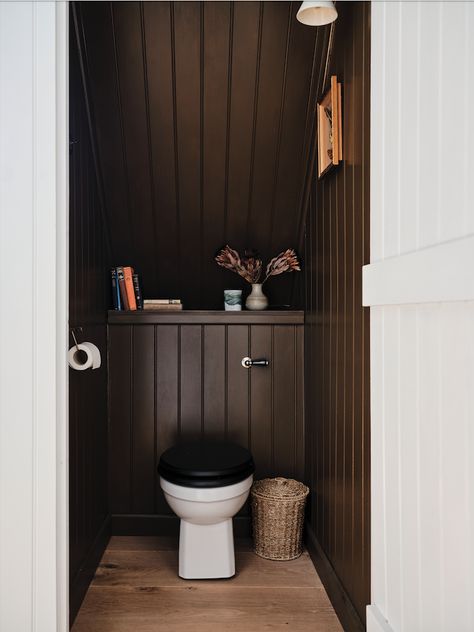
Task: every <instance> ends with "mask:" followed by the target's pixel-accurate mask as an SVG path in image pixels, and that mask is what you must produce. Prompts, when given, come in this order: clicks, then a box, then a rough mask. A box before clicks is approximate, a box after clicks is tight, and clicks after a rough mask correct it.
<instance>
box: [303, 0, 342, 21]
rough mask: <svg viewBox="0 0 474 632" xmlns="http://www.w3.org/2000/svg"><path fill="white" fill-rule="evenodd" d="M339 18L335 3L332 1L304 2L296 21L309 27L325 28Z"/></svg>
mask: <svg viewBox="0 0 474 632" xmlns="http://www.w3.org/2000/svg"><path fill="white" fill-rule="evenodd" d="M336 18H337V11H336V8H335V6H334V2H331V1H330V0H317V1H316V2H303V3H302V5H301V6H300V8H299V10H298V13H297V14H296V19H297V20H298V22H301V23H302V24H307V25H308V26H324V25H325V24H331V22H334V20H335V19H336Z"/></svg>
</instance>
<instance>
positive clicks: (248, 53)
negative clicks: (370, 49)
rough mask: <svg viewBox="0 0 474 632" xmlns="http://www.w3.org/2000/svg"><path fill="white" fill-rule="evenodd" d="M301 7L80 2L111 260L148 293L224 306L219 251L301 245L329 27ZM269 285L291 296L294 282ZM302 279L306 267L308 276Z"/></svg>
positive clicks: (233, 282)
mask: <svg viewBox="0 0 474 632" xmlns="http://www.w3.org/2000/svg"><path fill="white" fill-rule="evenodd" d="M298 6H299V3H289V2H261V3H259V2H202V3H200V2H172V3H168V2H143V3H141V2H112V3H109V2H80V3H75V4H74V8H73V10H74V11H75V14H76V27H77V33H78V35H79V42H80V48H81V55H82V59H83V68H84V72H85V77H86V86H87V91H88V101H89V105H90V111H91V118H92V127H93V130H94V136H95V144H96V150H97V157H98V161H97V162H98V176H99V182H100V186H101V189H102V192H103V199H104V206H105V215H106V217H107V221H108V226H109V232H110V241H111V247H112V253H113V258H114V261H115V263H116V265H120V264H123V265H127V264H129V265H133V266H134V267H135V268H136V270H137V271H139V272H140V273H141V275H142V279H143V285H144V293H145V296H153V297H157V296H172V297H181V298H183V300H184V301H185V305H186V307H188V308H220V307H221V306H222V290H223V288H224V287H244V285H245V283H243V282H241V281H240V279H239V278H238V277H237V276H235V275H233V274H232V273H230V272H227V271H224V270H223V269H221V268H218V267H217V265H216V264H215V263H214V261H213V256H214V254H215V252H216V250H217V249H218V248H219V247H221V246H222V245H224V244H225V243H227V242H228V243H229V244H231V245H232V246H234V247H236V248H238V249H243V248H246V247H247V248H256V249H257V250H258V251H259V252H260V253H261V254H262V255H263V256H264V257H265V258H268V257H270V256H271V255H274V254H276V253H277V252H279V251H280V250H282V249H283V248H286V247H289V246H294V247H296V248H298V246H299V243H298V242H299V236H300V233H301V221H302V212H301V211H302V207H303V198H304V193H303V191H304V184H305V177H306V171H307V166H308V160H309V145H310V140H311V135H312V133H313V131H312V130H313V116H314V105H315V104H314V85H315V84H316V83H317V78H316V79H315V78H314V77H313V71H314V68H316V67H317V68H319V66H320V64H319V63H315V61H316V60H318V62H319V58H320V56H321V55H322V54H323V51H324V49H325V43H326V39H327V31H326V29H315V28H309V27H305V26H303V25H301V24H299V23H298V22H297V20H296V18H295V15H296V11H297V9H298ZM286 276H287V278H284V277H281V278H276V279H273V280H271V281H270V282H269V284H268V294H269V295H270V298H271V299H272V301H273V302H274V303H289V302H290V301H291V300H292V296H294V287H293V285H294V281H295V279H294V278H291V277H292V276H296V275H286ZM300 276H302V275H300Z"/></svg>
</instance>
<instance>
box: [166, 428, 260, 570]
mask: <svg viewBox="0 0 474 632" xmlns="http://www.w3.org/2000/svg"><path fill="white" fill-rule="evenodd" d="M158 471H159V473H160V486H161V489H162V490H163V492H164V495H165V498H166V501H167V502H168V504H169V506H170V507H171V509H172V510H173V511H174V512H175V513H176V515H177V516H178V517H179V518H181V522H180V532H179V576H180V577H182V578H183V579H213V578H214V579H215V578H224V577H232V576H233V575H234V574H235V556H234V537H233V529H232V518H233V517H234V516H235V514H236V513H237V512H238V511H239V509H241V508H242V507H243V505H244V504H245V501H246V500H247V498H248V495H249V493H250V487H251V486H252V482H253V471H254V464H253V459H252V455H251V454H250V452H249V451H248V450H246V449H245V448H241V447H240V446H237V445H234V444H230V443H227V442H202V441H200V442H194V443H188V444H181V445H177V446H174V447H173V448H170V449H169V450H167V451H166V452H165V453H164V454H162V455H161V458H160V464H159V466H158Z"/></svg>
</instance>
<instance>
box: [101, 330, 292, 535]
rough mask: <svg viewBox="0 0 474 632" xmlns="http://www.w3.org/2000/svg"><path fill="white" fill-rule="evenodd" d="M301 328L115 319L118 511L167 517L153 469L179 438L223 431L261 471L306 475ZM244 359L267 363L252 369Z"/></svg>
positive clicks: (114, 508)
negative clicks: (119, 321)
mask: <svg viewBox="0 0 474 632" xmlns="http://www.w3.org/2000/svg"><path fill="white" fill-rule="evenodd" d="M303 335H304V328H303V325H302V324H284V325H280V324H213V323H209V324H192V323H190V324H111V325H109V362H110V364H109V366H110V370H109V397H110V402H109V405H110V413H109V439H110V441H109V446H110V447H109V468H110V477H109V480H110V511H111V513H112V515H115V516H118V515H121V516H124V515H129V516H130V518H129V519H128V520H127V524H130V519H131V516H132V515H133V516H137V518H136V523H137V525H138V522H139V521H140V519H139V518H138V516H143V515H155V516H159V515H163V516H166V515H169V514H170V510H169V508H168V506H167V504H166V502H165V500H164V498H163V496H162V493H161V490H160V487H159V480H158V477H157V474H156V466H157V463H158V459H159V457H160V454H161V453H162V452H163V451H164V450H165V449H166V448H168V447H169V446H171V445H172V444H173V443H175V442H177V441H179V440H180V439H183V438H197V437H206V438H209V437H215V438H224V437H226V438H228V439H229V440H232V441H235V442H237V443H239V444H241V445H243V446H246V447H248V448H249V449H250V450H251V451H252V454H253V456H254V459H255V463H256V477H257V478H263V477H265V476H277V475H278V476H289V477H296V478H299V479H301V478H302V476H303V474H304V445H303V425H304V411H303V381H304V380H303ZM246 356H249V357H252V358H266V359H268V360H269V366H268V367H252V368H250V369H246V368H244V367H243V366H242V359H243V358H244V357H246ZM119 522H120V520H118V519H117V520H115V523H116V524H118V523H119ZM142 522H143V519H142ZM137 530H138V531H140V527H138V526H137Z"/></svg>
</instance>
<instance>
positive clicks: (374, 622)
mask: <svg viewBox="0 0 474 632" xmlns="http://www.w3.org/2000/svg"><path fill="white" fill-rule="evenodd" d="M367 632H393V629H392V628H391V627H390V625H389V623H388V621H387V620H386V619H384V617H383V616H382V614H381V612H380V610H379V609H378V608H377V606H375V605H374V604H371V605H370V606H367Z"/></svg>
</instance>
